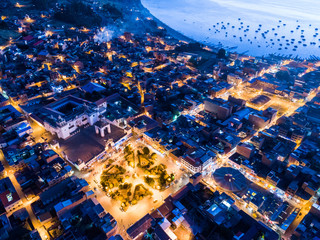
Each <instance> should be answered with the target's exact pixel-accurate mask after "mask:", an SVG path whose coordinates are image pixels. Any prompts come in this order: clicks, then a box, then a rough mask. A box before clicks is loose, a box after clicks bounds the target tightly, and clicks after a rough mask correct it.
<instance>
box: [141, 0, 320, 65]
mask: <svg viewBox="0 0 320 240" xmlns="http://www.w3.org/2000/svg"><path fill="white" fill-rule="evenodd" d="M138 1H139V2H140V5H141V9H143V10H144V12H145V13H147V14H148V16H152V18H153V19H154V20H155V21H156V22H157V23H159V25H160V24H161V26H163V27H165V28H166V29H167V32H168V34H169V35H172V36H173V37H175V38H177V39H178V40H184V39H187V41H189V42H198V43H200V44H201V45H203V46H208V47H209V48H211V49H212V50H214V51H217V50H218V49H219V48H224V49H225V50H226V51H228V52H230V53H235V54H238V55H242V56H252V57H255V58H270V57H277V58H281V59H295V60H299V61H304V60H308V61H311V62H314V61H319V60H320V55H319V56H318V55H316V54H315V52H316V51H311V52H310V54H309V55H308V54H306V55H305V56H303V54H302V55H301V54H295V53H290V52H289V53H288V52H287V53H286V52H279V51H280V50H279V51H278V50H275V51H274V52H270V53H268V51H267V50H265V51H266V52H265V53H263V52H262V53H257V54H252V53H250V51H252V47H253V48H257V47H259V48H260V44H258V43H255V44H254V45H252V46H247V48H248V49H246V50H244V49H242V50H243V51H242V50H241V48H243V46H242V45H238V44H237V43H236V42H235V43H234V44H232V45H231V46H228V45H227V44H222V43H221V42H220V41H219V37H215V36H214V35H215V33H214V35H213V37H212V39H213V40H215V41H217V42H219V44H214V43H210V42H209V41H206V40H203V41H201V40H196V39H193V38H191V37H188V36H186V35H185V34H184V33H182V32H180V31H179V30H176V29H174V28H172V27H170V26H168V24H166V23H164V22H163V21H161V20H160V19H159V18H158V17H156V16H154V15H153V14H152V13H151V12H150V10H149V9H148V8H147V7H146V6H145V5H143V4H142V0H138ZM162 10H163V9H162ZM184 21H185V20H184ZM297 22H298V21H297ZM222 23H223V22H222ZM228 24H229V23H228ZM285 25H286V24H284V26H285ZM310 25H311V24H310ZM230 26H231V25H230ZM259 26H260V25H259ZM209 30H210V29H209ZM203 31H205V30H203ZM195 34H196V32H195ZM189 35H190V34H189ZM282 38H283V37H282ZM272 39H274V40H276V37H273V38H272ZM229 40H232V37H231V36H230V37H229ZM271 41H272V40H271ZM319 41H320V39H319ZM301 47H302V46H301ZM260 49H266V48H265V47H263V46H261V48H260Z"/></svg>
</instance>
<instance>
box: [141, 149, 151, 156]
mask: <svg viewBox="0 0 320 240" xmlns="http://www.w3.org/2000/svg"><path fill="white" fill-rule="evenodd" d="M142 151H143V154H144V155H149V154H150V150H149V148H148V147H144V148H143V149H142Z"/></svg>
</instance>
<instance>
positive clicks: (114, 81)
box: [0, 1, 320, 240]
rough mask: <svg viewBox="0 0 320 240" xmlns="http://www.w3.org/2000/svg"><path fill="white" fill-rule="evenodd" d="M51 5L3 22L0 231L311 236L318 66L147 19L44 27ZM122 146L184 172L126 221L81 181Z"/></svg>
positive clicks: (3, 234)
mask: <svg viewBox="0 0 320 240" xmlns="http://www.w3.org/2000/svg"><path fill="white" fill-rule="evenodd" d="M5 2H7V1H5ZM3 4H4V3H2V5H3ZM92 4H94V3H92ZM92 6H93V9H95V7H94V5H92ZM51 10H52V11H53V12H50V11H49V12H46V13H43V14H42V15H41V16H40V15H37V14H34V15H33V14H31V15H30V16H29V15H26V16H23V18H22V17H21V18H17V17H9V18H4V17H3V18H2V19H1V21H2V23H4V24H6V26H8V27H9V28H12V29H15V28H17V29H18V30H19V33H18V36H17V38H16V39H12V40H10V41H9V42H8V43H7V44H6V45H5V46H2V47H1V48H0V133H1V135H0V148H1V155H0V160H1V162H0V163H1V164H0V178H1V179H0V222H1V223H2V224H0V238H1V239H6V238H11V239H14V237H15V236H24V237H25V238H26V239H39V238H42V239H44V238H45V236H50V237H51V238H53V239H106V238H107V239H108V238H110V239H112V238H113V239H121V237H120V236H119V235H117V234H119V233H121V235H122V237H124V238H130V239H147V238H148V237H150V236H151V237H154V238H155V239H183V236H184V235H186V236H190V237H195V239H218V238H219V239H220V238H221V239H256V238H259V237H262V236H264V239H272V240H273V239H277V238H278V237H279V236H280V235H281V236H284V237H286V238H287V239H289V238H290V237H291V239H297V238H298V239H299V237H301V239H317V238H316V237H317V236H319V229H320V228H319V219H318V215H319V214H320V208H319V202H318V196H319V193H320V192H319V188H320V164H319V162H320V151H319V149H320V135H319V134H320V94H319V90H320V63H319V62H311V61H309V62H308V61H298V60H291V59H281V58H279V57H275V56H269V57H261V58H258V57H257V58H254V57H250V56H244V55H239V54H236V53H230V52H227V53H226V54H225V51H219V52H218V51H216V49H211V48H209V47H207V46H201V45H200V44H197V43H187V42H184V41H179V40H177V39H175V38H173V37H172V36H170V35H168V34H167V33H166V30H165V29H163V27H161V26H158V25H157V24H155V26H154V28H155V29H153V31H151V32H150V33H144V34H133V33H129V32H123V33H121V34H120V33H114V35H113V36H112V37H110V36H108V34H112V33H111V32H110V31H109V30H107V29H104V28H99V27H93V28H91V29H88V28H84V27H80V28H76V27H73V26H68V25H66V26H63V27H55V26H50V25H48V24H47V23H48V20H49V19H50V17H48V16H50V14H51V15H52V14H54V11H57V9H56V10H54V9H51ZM94 11H96V10H94ZM97 11H98V10H97ZM143 16H144V15H142V17H143ZM140 17H141V16H140ZM135 21H137V22H138V21H143V22H148V21H151V19H150V17H145V16H144V19H142V20H141V19H139V18H137V19H136V20H135ZM152 21H153V20H152ZM129 141H132V142H139V143H140V142H142V143H143V144H146V145H147V146H149V147H150V149H152V151H153V152H154V154H155V155H159V156H161V157H163V158H165V159H166V161H167V162H169V161H173V162H174V163H175V166H176V167H177V169H178V168H180V170H181V169H183V171H184V172H185V175H186V176H187V177H188V178H189V177H190V183H189V184H187V185H185V186H181V190H180V191H178V192H177V193H174V194H173V195H172V196H170V197H168V198H166V199H165V200H164V199H163V202H161V206H160V207H159V208H158V209H157V210H155V211H151V213H150V210H151V209H148V210H147V212H149V213H147V212H146V215H145V217H143V218H142V219H141V220H139V221H137V222H136V223H134V224H133V222H132V223H131V224H133V225H132V226H131V227H129V226H124V224H122V223H121V224H120V221H119V220H118V217H119V216H116V215H114V216H113V215H111V214H110V212H111V211H112V209H105V207H104V204H105V200H103V197H101V196H104V197H105V193H104V192H103V191H102V190H101V189H100V188H101V186H99V183H97V182H94V181H91V180H90V181H87V180H86V179H85V178H86V177H88V178H90V177H92V176H95V175H97V174H98V173H97V171H96V168H95V167H96V166H97V165H105V167H106V168H107V167H108V166H109V165H110V164H111V163H113V162H114V161H117V160H118V159H117V157H118V156H119V155H118V154H119V153H120V152H121V151H122V150H123V149H124V147H125V146H126V145H127V143H128V142H129ZM147 149H148V151H149V148H147ZM132 154H133V157H132V158H134V154H135V151H132ZM145 156H146V157H148V156H149V152H148V154H145ZM106 159H109V160H110V162H106ZM111 160H112V161H111ZM163 166H164V165H163ZM181 171H182V170H181ZM124 172H126V171H125V170H124ZM133 175H134V174H133ZM172 176H174V175H172ZM128 177H129V176H128ZM132 177H133V178H136V176H132ZM90 179H91V178H90ZM172 180H173V178H172V179H171V180H170V183H168V186H166V189H167V187H168V188H169V187H172V186H174V185H177V181H178V180H177V181H172ZM171 181H172V182H171ZM169 190H171V189H169ZM164 191H167V190H164ZM128 197H129V196H128ZM141 198H142V197H141ZM158 201H159V202H160V200H159V199H157V200H155V201H154V202H153V203H154V204H156V202H158ZM158 206H159V205H158ZM121 220H122V219H121ZM311 224H312V227H310V228H309V227H308V226H309V225H310V226H311ZM128 227H129V228H128ZM26 229H29V230H30V229H31V230H32V231H29V232H28V231H27V230H26ZM123 230H126V231H123ZM279 234H280V235H279ZM16 239H17V238H16Z"/></svg>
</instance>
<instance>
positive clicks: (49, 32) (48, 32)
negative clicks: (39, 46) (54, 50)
mask: <svg viewBox="0 0 320 240" xmlns="http://www.w3.org/2000/svg"><path fill="white" fill-rule="evenodd" d="M45 35H46V37H51V36H52V35H53V32H52V31H50V30H47V31H45Z"/></svg>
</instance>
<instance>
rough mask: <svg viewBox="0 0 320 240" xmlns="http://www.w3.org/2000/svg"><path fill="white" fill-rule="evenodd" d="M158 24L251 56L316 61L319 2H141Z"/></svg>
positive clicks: (319, 48) (319, 42) (319, 36)
mask: <svg viewBox="0 0 320 240" xmlns="http://www.w3.org/2000/svg"><path fill="white" fill-rule="evenodd" d="M142 3H143V5H144V6H145V7H146V8H148V9H149V10H150V12H151V13H152V14H153V15H154V16H156V17H157V18H159V19H160V20H161V21H163V22H164V23H166V24H167V25H169V26H170V27H172V28H173V29H176V30H177V31H179V32H181V33H183V34H185V35H186V36H188V37H190V38H193V39H195V40H197V41H200V42H203V43H205V44H208V45H210V44H211V45H218V44H222V45H223V46H225V47H229V48H231V49H234V50H233V51H237V52H239V53H248V54H250V55H253V56H261V55H267V54H270V53H276V54H280V55H290V54H292V55H293V56H299V57H303V58H307V57H309V56H310V55H315V56H317V57H320V14H319V12H320V1H318V0H299V1H298V0H281V1H279V0H142Z"/></svg>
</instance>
